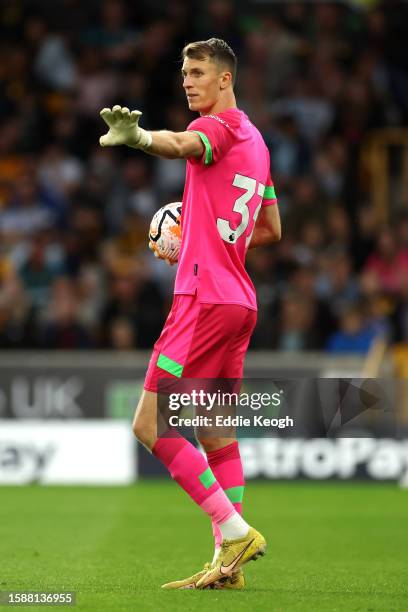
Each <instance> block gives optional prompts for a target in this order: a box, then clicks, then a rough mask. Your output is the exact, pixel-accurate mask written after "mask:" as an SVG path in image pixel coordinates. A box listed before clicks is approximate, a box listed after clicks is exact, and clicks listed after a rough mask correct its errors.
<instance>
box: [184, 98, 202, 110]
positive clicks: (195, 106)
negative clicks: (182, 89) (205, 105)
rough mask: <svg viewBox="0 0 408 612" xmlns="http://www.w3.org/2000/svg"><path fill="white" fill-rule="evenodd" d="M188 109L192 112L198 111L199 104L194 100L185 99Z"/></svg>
mask: <svg viewBox="0 0 408 612" xmlns="http://www.w3.org/2000/svg"><path fill="white" fill-rule="evenodd" d="M187 102H188V108H189V109H190V110H192V111H199V110H200V108H201V105H200V102H199V101H198V100H196V99H195V98H187Z"/></svg>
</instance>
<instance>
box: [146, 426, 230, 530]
mask: <svg viewBox="0 0 408 612" xmlns="http://www.w3.org/2000/svg"><path fill="white" fill-rule="evenodd" d="M152 452H153V454H154V455H155V456H156V457H157V458H158V459H159V460H160V461H161V462H162V463H163V464H164V465H165V466H166V467H167V469H168V470H169V472H170V474H171V476H172V478H173V479H174V480H175V481H176V482H178V484H179V485H180V486H181V487H182V488H183V489H184V491H185V492H186V493H187V494H188V495H189V496H190V497H191V498H192V499H193V500H194V501H195V502H196V503H197V504H198V505H199V506H200V507H201V508H202V509H203V510H204V512H206V513H207V514H208V515H209V516H210V517H211V520H212V521H214V522H215V523H219V524H222V523H224V522H225V521H226V520H228V519H229V518H230V517H231V516H232V515H233V514H235V508H234V506H233V505H232V503H231V502H230V500H229V499H228V497H227V496H226V495H225V493H224V491H223V490H222V488H221V487H220V485H219V483H218V482H217V480H216V478H215V476H214V474H213V473H212V471H211V468H210V467H209V466H208V463H207V461H206V460H205V459H204V457H203V455H202V454H201V453H200V451H198V450H197V449H196V448H195V447H194V446H193V445H192V444H191V443H190V442H188V440H186V439H185V438H183V437H182V436H180V435H179V434H178V433H174V437H172V438H158V440H157V441H156V443H155V445H154V447H153V449H152Z"/></svg>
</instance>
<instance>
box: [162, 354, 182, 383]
mask: <svg viewBox="0 0 408 612" xmlns="http://www.w3.org/2000/svg"><path fill="white" fill-rule="evenodd" d="M157 367H159V368H161V369H162V370H166V372H169V373H170V374H173V376H177V378H181V375H182V373H183V367H184V366H182V365H181V364H180V363H177V361H173V359H170V358H169V357H166V355H163V353H160V355H159V358H158V360H157Z"/></svg>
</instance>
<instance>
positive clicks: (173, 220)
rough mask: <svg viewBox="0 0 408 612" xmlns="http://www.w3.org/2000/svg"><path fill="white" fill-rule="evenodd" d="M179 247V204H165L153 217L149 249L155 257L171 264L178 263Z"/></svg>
mask: <svg viewBox="0 0 408 612" xmlns="http://www.w3.org/2000/svg"><path fill="white" fill-rule="evenodd" d="M180 245H181V202H171V203H170V204H166V205H165V206H163V207H162V208H160V210H158V211H157V212H156V214H155V215H154V217H153V219H152V221H151V223H150V229H149V247H150V249H151V250H152V251H153V253H154V254H155V256H156V257H160V258H161V259H165V260H166V261H168V262H169V263H171V264H174V263H176V262H177V261H178V256H179V253H180Z"/></svg>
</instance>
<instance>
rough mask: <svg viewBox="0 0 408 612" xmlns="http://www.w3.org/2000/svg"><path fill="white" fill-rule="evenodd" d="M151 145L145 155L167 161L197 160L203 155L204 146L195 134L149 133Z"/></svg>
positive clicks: (163, 131)
mask: <svg viewBox="0 0 408 612" xmlns="http://www.w3.org/2000/svg"><path fill="white" fill-rule="evenodd" d="M150 134H151V136H152V143H151V145H150V146H148V147H147V148H146V149H145V152H146V153H150V154H151V155H158V156H159V157H165V158H167V159H177V158H181V159H188V158H189V157H196V158H199V157H201V156H202V154H203V153H204V145H203V143H202V141H201V138H200V137H199V135H198V134H197V133H196V132H169V131H167V130H161V131H160V132H150Z"/></svg>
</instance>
